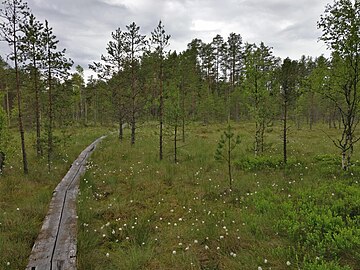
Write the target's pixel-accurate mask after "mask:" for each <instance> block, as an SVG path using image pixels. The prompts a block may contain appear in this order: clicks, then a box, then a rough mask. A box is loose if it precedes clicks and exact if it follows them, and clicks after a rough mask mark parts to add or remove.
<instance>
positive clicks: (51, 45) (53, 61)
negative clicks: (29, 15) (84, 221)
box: [44, 20, 73, 171]
mask: <svg viewBox="0 0 360 270" xmlns="http://www.w3.org/2000/svg"><path fill="white" fill-rule="evenodd" d="M44 34H45V44H46V52H45V53H46V59H45V65H44V68H45V73H46V78H47V80H46V81H47V91H48V123H47V159H48V170H49V171H50V170H51V163H52V155H53V151H54V138H53V126H54V100H53V88H54V80H55V79H61V78H64V77H66V76H67V75H68V70H69V69H70V68H71V66H72V65H73V62H72V61H71V60H68V59H67V58H65V49H63V50H62V51H58V50H57V44H58V43H59V40H57V39H56V36H55V35H54V34H53V30H52V28H51V27H49V23H48V21H47V20H45V29H44Z"/></svg>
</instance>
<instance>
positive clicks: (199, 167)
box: [78, 124, 360, 270]
mask: <svg viewBox="0 0 360 270" xmlns="http://www.w3.org/2000/svg"><path fill="white" fill-rule="evenodd" d="M234 126H235V129H236V132H237V133H239V134H240V135H241V138H242V143H241V144H240V146H239V147H238V148H237V149H236V150H235V152H236V153H235V156H234V157H235V158H234V164H235V166H234V175H233V178H234V183H233V184H234V188H233V190H232V191H231V192H229V190H228V181H227V175H226V172H227V171H226V165H225V164H222V163H219V162H216V161H215V160H214V153H215V149H216V146H217V140H218V139H219V138H220V134H221V133H222V131H223V129H224V128H225V125H219V124H218V125H209V126H202V125H196V124H192V125H191V126H190V127H189V128H188V138H187V141H186V144H185V145H184V146H183V147H181V149H180V150H179V151H180V153H179V159H180V160H179V162H178V164H174V163H173V162H172V155H171V147H172V143H171V141H170V139H169V138H167V144H165V154H166V155H165V156H166V158H165V160H163V161H161V162H160V161H158V155H157V154H158V148H157V147H158V138H157V135H156V128H155V127H154V126H151V125H148V126H145V127H143V128H142V129H141V130H139V132H140V133H139V134H138V137H137V142H136V145H135V146H133V147H131V146H130V145H129V142H127V141H125V142H123V143H119V142H118V139H117V137H116V135H115V134H114V135H112V136H110V137H108V138H107V139H106V140H105V141H103V143H101V145H100V146H99V147H98V149H97V151H96V152H95V153H94V154H93V156H92V161H91V162H90V163H89V165H88V171H87V173H86V174H85V176H84V177H83V179H82V180H81V194H80V196H79V206H78V212H79V213H78V215H79V239H78V269H86V270H88V269H258V267H262V269H270V268H271V269H298V268H300V269H319V270H320V269H333V270H337V269H339V270H340V269H342V270H344V269H359V265H360V252H359V250H360V230H359V228H360V201H359V198H360V194H359V193H360V192H359V190H360V189H359V183H358V179H359V176H360V170H359V165H358V162H357V161H356V160H357V159H359V154H358V153H356V154H355V156H354V164H355V165H354V166H353V167H352V168H351V171H350V172H347V173H344V172H341V170H340V156H338V155H337V150H336V149H335V148H334V147H333V145H332V142H331V141H330V140H329V139H328V137H327V136H326V135H325V134H324V133H323V132H321V131H320V129H321V128H324V130H326V131H327V132H329V133H330V135H332V136H334V135H336V134H337V132H338V131H337V130H327V129H326V127H322V126H318V129H317V130H316V129H314V130H312V131H309V130H307V129H304V130H295V129H292V130H291V134H290V136H289V148H288V149H289V157H290V159H289V164H288V166H287V167H286V168H284V166H283V165H282V163H281V157H282V152H281V150H282V139H281V136H280V134H281V128H280V127H275V128H274V130H273V131H272V132H271V133H269V134H268V135H267V139H266V142H267V143H268V149H267V151H266V153H265V154H264V155H263V156H261V157H259V158H254V157H253V153H252V150H251V146H252V142H253V139H252V138H253V136H252V135H253V126H252V125H251V124H236V125H234ZM127 132H129V131H127ZM126 135H127V136H128V135H129V134H126Z"/></svg>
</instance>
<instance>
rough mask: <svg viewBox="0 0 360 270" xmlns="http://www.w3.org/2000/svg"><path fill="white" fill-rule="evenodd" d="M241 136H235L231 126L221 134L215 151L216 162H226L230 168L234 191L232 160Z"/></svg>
mask: <svg viewBox="0 0 360 270" xmlns="http://www.w3.org/2000/svg"><path fill="white" fill-rule="evenodd" d="M240 142H241V141H240V136H239V135H237V136H235V134H234V132H233V131H232V128H231V125H230V124H229V125H228V127H227V129H226V130H225V131H224V132H223V134H221V137H220V141H219V143H218V146H217V149H216V151H215V160H218V161H226V163H227V166H228V176H229V188H230V190H231V189H232V181H233V179H232V166H231V165H232V160H233V151H234V149H235V148H236V146H237V145H238V144H240Z"/></svg>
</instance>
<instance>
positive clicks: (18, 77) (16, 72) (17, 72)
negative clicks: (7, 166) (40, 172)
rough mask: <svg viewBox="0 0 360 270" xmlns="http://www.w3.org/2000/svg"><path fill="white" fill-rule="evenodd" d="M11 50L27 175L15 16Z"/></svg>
mask: <svg viewBox="0 0 360 270" xmlns="http://www.w3.org/2000/svg"><path fill="white" fill-rule="evenodd" d="M14 14H16V7H15V5H14ZM12 23H13V38H14V40H13V41H14V42H13V44H14V45H13V50H14V64H15V77H16V94H17V105H18V111H19V112H18V119H19V132H20V138H21V150H22V158H23V168H24V173H25V174H28V173H29V169H28V162H27V156H26V147H25V132H24V127H23V119H22V110H21V90H20V76H19V67H18V54H17V37H16V29H15V28H16V16H15V15H14V16H13V22H12Z"/></svg>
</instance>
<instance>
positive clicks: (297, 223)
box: [278, 183, 360, 269]
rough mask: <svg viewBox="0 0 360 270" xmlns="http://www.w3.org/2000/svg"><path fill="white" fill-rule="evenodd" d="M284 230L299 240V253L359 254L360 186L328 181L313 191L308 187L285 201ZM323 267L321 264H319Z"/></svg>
mask: <svg viewBox="0 0 360 270" xmlns="http://www.w3.org/2000/svg"><path fill="white" fill-rule="evenodd" d="M282 207H283V209H284V213H285V217H284V218H283V219H281V220H280V221H279V223H278V226H279V229H280V231H281V232H282V233H285V234H286V235H288V237H289V239H290V240H291V241H292V242H294V243H297V246H296V249H297V252H298V254H299V255H302V256H305V257H306V256H307V257H311V258H315V257H321V258H325V259H326V260H329V259H332V258H334V257H335V258H339V257H340V256H342V255H345V254H346V255H347V256H359V250H360V190H359V188H358V187H357V186H353V185H345V184H342V183H333V184H331V185H330V184H327V185H326V184H325V185H322V186H321V187H319V188H318V189H317V190H316V192H315V193H314V192H313V191H312V190H307V191H306V190H305V191H303V192H300V193H299V194H298V195H297V199H296V200H294V201H291V202H288V203H285V204H283V206H282ZM320 269H322V268H320Z"/></svg>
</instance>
